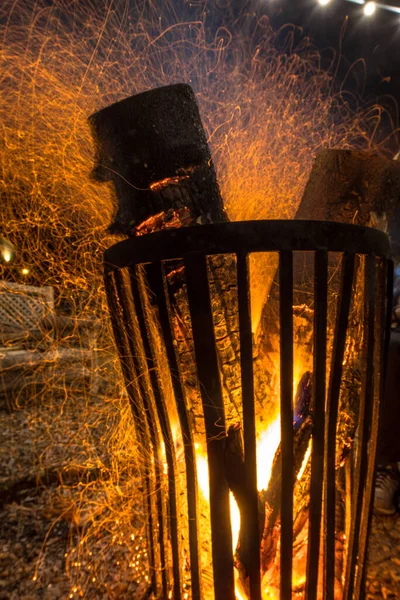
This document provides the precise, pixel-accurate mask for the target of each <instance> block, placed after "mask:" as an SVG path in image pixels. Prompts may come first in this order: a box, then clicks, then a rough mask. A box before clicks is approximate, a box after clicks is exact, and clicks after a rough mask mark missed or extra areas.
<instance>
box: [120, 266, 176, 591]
mask: <svg viewBox="0 0 400 600" xmlns="http://www.w3.org/2000/svg"><path fill="white" fill-rule="evenodd" d="M138 268H139V267H136V268H135V267H131V268H130V269H129V271H130V280H131V287H132V296H133V302H134V306H135V312H136V318H137V320H138V324H139V330H140V335H141V338H142V342H143V350H144V354H145V360H146V363H147V369H148V372H149V376H150V381H151V387H152V389H153V394H154V400H155V404H156V410H157V414H158V419H159V422H160V427H161V431H162V435H163V439H164V445H165V457H166V460H167V469H168V508H169V519H168V521H169V529H170V535H171V546H172V572H173V576H174V584H173V598H174V600H180V598H181V581H180V580H181V575H180V561H179V540H178V518H177V509H176V488H175V478H176V474H175V447H174V442H173V438H172V431H171V424H170V422H169V418H168V413H167V409H166V406H165V402H164V398H163V393H162V390H161V387H160V383H159V379H158V375H157V360H156V358H155V355H154V351H153V348H152V345H151V342H150V336H149V332H148V325H147V324H146V318H145V313H144V307H143V300H142V297H141V291H140V288H139V281H138V277H139V276H138V271H137V269H138Z"/></svg>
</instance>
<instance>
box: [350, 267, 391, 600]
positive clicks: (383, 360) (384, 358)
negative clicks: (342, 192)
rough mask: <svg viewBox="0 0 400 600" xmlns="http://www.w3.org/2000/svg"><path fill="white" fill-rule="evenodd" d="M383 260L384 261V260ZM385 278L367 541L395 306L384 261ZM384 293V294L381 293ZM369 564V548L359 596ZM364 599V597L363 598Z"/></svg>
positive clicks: (363, 568) (379, 323)
mask: <svg viewBox="0 0 400 600" xmlns="http://www.w3.org/2000/svg"><path fill="white" fill-rule="evenodd" d="M382 260H383V259H382ZM383 278H384V279H386V286H385V285H384V284H383V285H382V289H385V295H384V299H383V301H382V306H381V315H380V319H377V320H376V326H377V328H378V332H377V335H378V336H379V337H380V366H379V409H378V418H377V422H376V423H375V422H374V418H373V427H374V431H373V432H372V433H371V438H373V439H375V445H374V446H375V447H374V448H373V449H372V452H373V456H374V470H373V477H372V481H371V484H370V485H371V490H370V499H369V510H368V528H367V532H366V541H368V539H369V535H370V531H371V524H372V513H373V505H374V493H373V491H374V490H375V484H376V448H377V441H378V440H377V436H378V433H379V423H380V422H381V413H382V409H383V402H382V399H383V394H384V391H385V383H386V369H387V363H388V355H389V343H390V329H391V322H392V305H393V284H394V273H393V261H387V260H385V261H384V273H383ZM381 293H383V292H381ZM366 563H368V548H367V550H366V557H365V560H363V561H362V568H361V570H362V574H361V578H360V579H361V581H360V588H359V595H360V597H361V595H362V594H365V585H366V581H365V579H366V572H367V569H366V568H365V564H366ZM362 597H364V596H362Z"/></svg>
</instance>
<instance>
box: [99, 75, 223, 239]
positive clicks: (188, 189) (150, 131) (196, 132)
mask: <svg viewBox="0 0 400 600" xmlns="http://www.w3.org/2000/svg"><path fill="white" fill-rule="evenodd" d="M89 124H90V127H91V130H92V135H93V138H94V143H95V151H96V152H95V167H94V169H93V172H92V175H93V177H94V179H96V180H97V181H111V182H112V183H113V186H114V189H115V194H116V198H117V201H118V210H117V213H116V215H115V219H114V222H113V223H112V225H111V226H110V231H111V232H113V233H122V234H125V235H132V231H134V229H135V227H137V226H139V225H140V224H141V223H142V222H143V221H145V220H146V219H148V218H149V217H152V216H154V215H156V214H158V213H160V212H163V211H166V210H168V209H171V208H173V209H180V208H182V207H183V206H186V207H188V208H189V209H190V212H191V216H192V217H193V219H194V220H197V219H199V220H200V222H202V220H203V219H204V220H205V222H215V223H216V222H220V221H224V220H225V219H226V215H225V211H224V208H223V203H222V199H221V195H220V192H219V188H218V183H217V179H216V175H215V170H214V166H213V162H212V158H211V154H210V150H209V148H208V145H207V138H206V134H205V132H204V129H203V126H202V123H201V119H200V114H199V109H198V107H197V104H196V99H195V95H194V92H193V90H192V88H191V87H190V86H189V85H186V84H177V85H170V86H166V87H160V88H157V89H154V90H151V91H148V92H144V93H142V94H138V95H136V96H131V97H130V98H126V99H125V100H122V101H120V102H117V103H116V104H113V105H111V106H108V107H106V108H103V109H102V110H100V111H98V112H97V113H95V114H93V115H91V117H89ZM133 234H134V233H133Z"/></svg>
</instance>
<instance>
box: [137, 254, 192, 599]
mask: <svg viewBox="0 0 400 600" xmlns="http://www.w3.org/2000/svg"><path fill="white" fill-rule="evenodd" d="M146 273H147V279H148V283H149V287H150V290H151V291H152V293H153V294H154V296H155V300H156V304H157V307H158V316H159V321H160V327H161V331H162V336H163V340H164V344H165V351H166V354H167V359H168V364H169V369H170V373H171V381H172V387H173V390H174V395H175V401H176V406H177V411H178V416H179V422H180V426H181V431H182V437H183V446H184V453H185V469H186V488H187V489H186V493H187V505H188V521H189V522H188V530H189V554H190V572H191V593H192V600H200V599H201V585H200V572H201V571H200V569H201V567H200V557H199V544H198V517H197V481H196V457H195V450H194V440H193V434H192V431H191V428H190V424H189V416H188V413H187V409H186V404H185V396H184V392H183V386H182V382H181V379H180V375H179V366H178V362H177V358H176V354H175V348H174V336H173V333H172V328H171V321H170V313H171V307H170V305H169V300H168V293H167V289H166V280H165V274H164V270H163V266H162V264H161V262H156V263H153V264H151V265H148V266H147V268H146Z"/></svg>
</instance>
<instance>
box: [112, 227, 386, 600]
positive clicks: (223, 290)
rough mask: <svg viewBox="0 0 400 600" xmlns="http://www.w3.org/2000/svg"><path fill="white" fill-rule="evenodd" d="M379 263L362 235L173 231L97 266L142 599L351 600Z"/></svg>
mask: <svg viewBox="0 0 400 600" xmlns="http://www.w3.org/2000/svg"><path fill="white" fill-rule="evenodd" d="M389 256H390V249H389V242H388V238H387V236H386V235H384V234H383V233H381V232H379V231H376V230H373V229H369V228H366V227H361V226H356V225H347V224H339V223H328V222H317V221H257V222H253V221H252V222H244V223H222V224H214V225H203V226H199V227H186V228H185V227H184V228H181V229H170V230H167V231H160V232H156V233H152V234H150V235H146V236H142V237H136V238H132V239H127V240H125V241H122V242H120V243H118V244H116V245H114V246H113V247H112V248H110V249H109V250H107V251H106V253H105V282H106V289H107V294H108V301H109V307H110V312H111V318H112V324H113V330H114V335H115V340H116V344H117V347H118V352H119V356H120V360H121V365H122V370H123V374H124V377H125V382H126V387H127V390H128V393H129V398H130V403H131V407H132V411H133V415H134V422H135V434H136V440H137V444H138V446H139V447H140V449H141V451H142V452H141V455H142V458H143V459H142V461H141V470H142V478H143V498H144V503H145V509H146V516H147V540H148V557H149V574H148V580H149V591H148V595H149V596H151V595H153V597H154V598H165V599H167V598H174V599H175V600H179V599H181V598H182V599H186V598H188V599H189V598H192V599H193V600H200V599H202V600H208V599H209V598H215V599H216V600H233V599H234V598H239V599H244V598H251V599H252V600H261V599H264V600H265V599H274V598H276V599H278V598H280V599H281V600H289V599H292V598H305V599H307V600H316V599H324V600H333V599H339V598H343V599H345V600H350V599H353V598H360V597H361V595H362V590H363V587H364V575H365V569H364V566H365V562H366V548H367V540H368V529H369V523H370V515H371V497H372V489H373V484H374V462H375V454H376V441H377V428H378V416H379V415H378V413H379V401H380V397H381V392H382V385H383V366H384V357H385V348H386V343H387V337H388V328H389V319H390V310H389V299H388V298H389V295H390V294H389V293H388V291H389V290H391V287H392V275H391V273H392V265H391V262H390V260H389ZM260 277H261V279H262V280H263V281H264V283H265V285H264V287H265V295H264V296H263V298H262V302H261V305H263V308H262V311H260V314H259V315H258V316H257V315H255V314H254V310H252V304H253V307H254V305H255V303H257V304H260V301H259V300H258V299H257V298H255V292H254V290H255V289H257V290H259V289H260V281H259V280H260ZM257 278H258V280H257ZM256 280H257V281H256ZM255 283H257V285H255ZM257 293H258V292H257Z"/></svg>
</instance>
